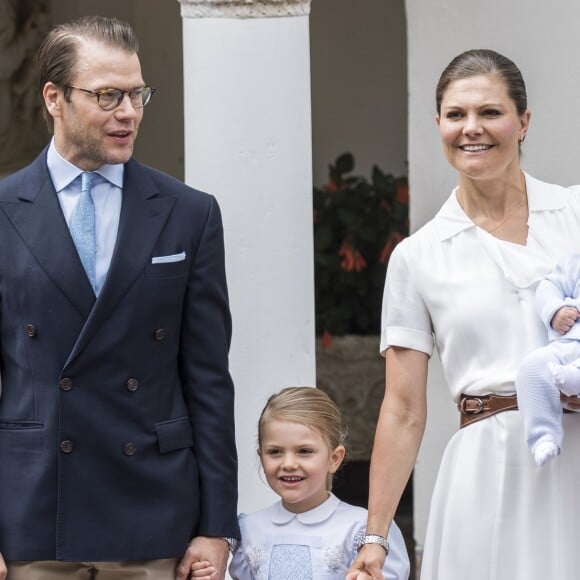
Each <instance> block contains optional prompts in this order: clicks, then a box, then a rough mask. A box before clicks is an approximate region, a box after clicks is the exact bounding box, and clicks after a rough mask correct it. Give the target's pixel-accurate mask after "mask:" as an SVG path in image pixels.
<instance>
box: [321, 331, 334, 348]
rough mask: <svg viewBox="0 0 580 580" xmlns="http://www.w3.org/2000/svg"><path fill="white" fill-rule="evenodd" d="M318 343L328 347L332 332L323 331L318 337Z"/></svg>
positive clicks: (330, 342)
mask: <svg viewBox="0 0 580 580" xmlns="http://www.w3.org/2000/svg"><path fill="white" fill-rule="evenodd" d="M320 344H321V346H322V348H328V347H329V346H330V345H331V344H332V334H330V332H328V330H325V331H324V333H323V335H322V338H321V339H320Z"/></svg>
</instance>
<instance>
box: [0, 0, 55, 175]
mask: <svg viewBox="0 0 580 580" xmlns="http://www.w3.org/2000/svg"><path fill="white" fill-rule="evenodd" d="M48 11H49V0H34V1H33V0H20V2H19V3H18V4H17V2H16V1H15V0H0V177H3V176H5V175H8V174H9V173H12V172H13V171H15V170H16V169H20V168H21V167H24V166H25V165H27V164H28V163H30V161H32V159H34V157H36V155H38V153H39V151H40V150H41V149H42V147H43V145H44V144H45V143H46V141H47V139H48V133H47V131H46V126H45V123H44V121H43V119H42V104H41V102H40V99H39V98H38V94H37V93H38V90H37V87H36V79H35V66H34V59H35V56H36V51H37V49H38V46H39V45H40V42H41V40H42V37H43V35H44V34H45V32H46V31H47V29H48V23H49V16H48Z"/></svg>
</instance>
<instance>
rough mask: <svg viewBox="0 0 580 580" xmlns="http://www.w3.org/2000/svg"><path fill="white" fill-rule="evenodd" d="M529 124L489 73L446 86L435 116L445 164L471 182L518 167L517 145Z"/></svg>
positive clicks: (505, 88) (527, 118)
mask: <svg viewBox="0 0 580 580" xmlns="http://www.w3.org/2000/svg"><path fill="white" fill-rule="evenodd" d="M529 119H530V113H529V111H526V112H525V113H524V114H523V115H521V116H520V115H519V114H518V112H517V109H516V104H515V103H514V101H513V100H512V99H511V98H510V96H509V94H508V88H507V85H506V83H505V82H504V81H503V80H502V79H501V78H499V77H498V76H496V75H493V74H486V75H478V76H472V77H467V78H465V79H460V80H456V81H453V82H451V83H450V84H449V86H448V87H447V90H446V91H445V93H444V94H443V99H442V101H441V113H440V114H439V115H437V117H436V121H437V124H438V126H439V132H440V134H441V139H442V142H443V148H444V151H445V156H446V157H447V160H448V161H449V163H450V164H451V165H452V166H453V167H455V169H456V170H457V171H459V172H460V173H461V174H463V175H465V176H466V177H469V178H472V179H493V178H497V177H501V176H502V175H505V174H506V173H507V172H508V171H509V170H510V168H513V167H514V166H515V167H517V168H519V159H520V153H519V143H520V140H521V139H523V137H524V136H525V134H526V131H527V129H528V125H529Z"/></svg>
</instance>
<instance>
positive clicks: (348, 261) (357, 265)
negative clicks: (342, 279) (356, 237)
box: [338, 240, 367, 272]
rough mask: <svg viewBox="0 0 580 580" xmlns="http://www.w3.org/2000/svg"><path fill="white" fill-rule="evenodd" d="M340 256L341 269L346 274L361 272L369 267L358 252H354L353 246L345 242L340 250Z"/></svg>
mask: <svg viewBox="0 0 580 580" xmlns="http://www.w3.org/2000/svg"><path fill="white" fill-rule="evenodd" d="M338 255H339V256H340V257H341V258H342V262H341V263H340V267H341V268H342V269H343V270H344V271H345V272H352V271H353V270H354V271H355V272H361V271H362V270H364V269H365V268H366V267H367V263H366V260H365V259H364V258H363V256H362V254H361V253H360V252H359V251H358V250H354V249H353V248H352V246H351V245H350V244H349V243H348V242H347V241H346V240H344V242H342V246H340V249H339V250H338Z"/></svg>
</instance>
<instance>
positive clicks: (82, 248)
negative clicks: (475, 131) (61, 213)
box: [70, 171, 97, 290]
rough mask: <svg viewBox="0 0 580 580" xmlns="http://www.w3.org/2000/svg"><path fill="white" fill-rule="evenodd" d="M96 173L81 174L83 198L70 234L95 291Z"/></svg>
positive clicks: (72, 222)
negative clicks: (93, 190)
mask: <svg viewBox="0 0 580 580" xmlns="http://www.w3.org/2000/svg"><path fill="white" fill-rule="evenodd" d="M94 178H95V174H94V173H87V172H86V171H84V172H83V173H81V196H80V198H79V202H78V204H77V207H76V209H75V211H74V213H73V215H72V218H71V221H70V234H71V236H72V239H73V241H74V243H75V246H76V247H77V252H78V253H79V257H80V259H81V262H82V263H83V266H84V268H85V272H86V273H87V276H88V278H89V281H90V283H91V286H92V287H93V290H94V289H95V280H96V278H95V262H96V253H97V242H96V236H95V203H94V202H93V198H92V196H91V187H92V185H93V182H94Z"/></svg>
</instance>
